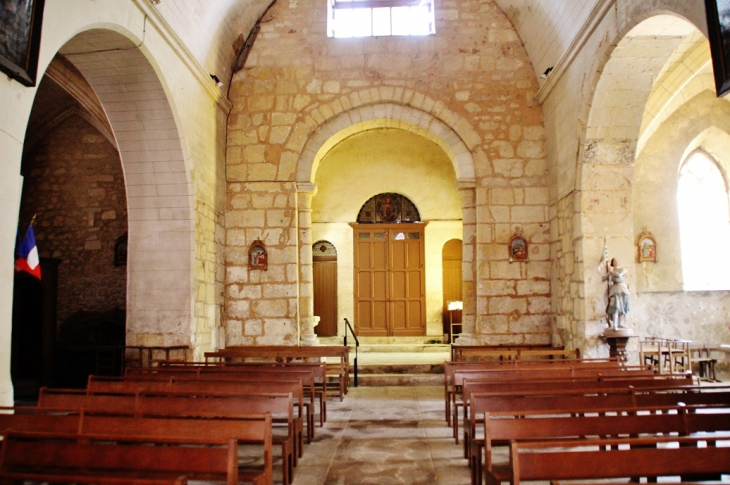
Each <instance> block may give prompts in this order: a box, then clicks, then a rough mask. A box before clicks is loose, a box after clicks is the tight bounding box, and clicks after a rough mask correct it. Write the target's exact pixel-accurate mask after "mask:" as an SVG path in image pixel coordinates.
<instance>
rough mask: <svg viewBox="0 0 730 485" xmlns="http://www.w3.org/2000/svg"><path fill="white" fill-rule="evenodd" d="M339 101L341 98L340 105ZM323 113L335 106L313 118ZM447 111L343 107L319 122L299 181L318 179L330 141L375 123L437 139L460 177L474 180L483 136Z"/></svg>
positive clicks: (387, 104)
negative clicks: (475, 154) (474, 151)
mask: <svg viewBox="0 0 730 485" xmlns="http://www.w3.org/2000/svg"><path fill="white" fill-rule="evenodd" d="M339 103H340V102H339V100H338V101H337V104H339ZM340 106H341V104H340ZM431 106H435V104H431ZM323 112H329V113H335V111H333V110H332V109H331V107H330V108H329V109H327V108H326V107H322V108H319V110H317V112H316V113H313V114H312V117H313V119H316V118H317V115H319V116H322V115H321V113H323ZM444 112H445V114H446V115H447V116H445V117H444V116H442V117H438V116H436V115H435V114H434V113H432V112H429V111H424V110H423V109H419V108H415V107H412V106H408V105H403V104H398V103H395V102H380V103H375V104H368V105H361V106H357V107H353V108H352V109H350V110H348V111H342V110H341V109H340V111H339V113H338V114H333V115H332V116H330V117H329V118H326V119H324V118H322V119H323V122H321V123H319V125H318V126H317V128H316V129H315V130H314V132H313V133H312V135H311V136H310V137H309V138H308V139H307V141H306V142H305V143H304V146H303V147H302V150H301V152H300V157H299V164H298V168H297V175H296V177H297V182H299V183H311V182H313V181H314V174H315V173H316V169H317V163H318V161H319V158H321V152H322V149H323V148H327V146H328V144H329V145H334V143H336V142H337V141H340V140H341V139H343V138H345V137H346V136H349V135H351V134H354V133H357V132H358V131H361V130H362V129H363V128H365V127H367V126H373V125H375V124H377V126H378V127H383V128H400V129H404V130H407V131H411V132H413V133H416V134H420V135H423V136H425V137H426V138H428V139H430V140H432V141H434V142H436V143H437V144H438V145H439V146H441V148H443V149H444V151H445V152H446V153H447V155H448V156H449V158H450V159H451V161H452V164H453V166H454V172H455V173H456V178H457V179H458V180H474V176H475V167H474V158H473V156H472V154H471V150H472V149H473V148H474V147H475V146H476V145H477V144H478V143H479V140H480V138H479V135H477V134H476V132H475V131H474V130H473V129H472V128H471V126H469V124H468V123H467V122H466V121H464V120H463V119H460V118H458V117H457V116H456V115H454V114H453V113H451V112H450V111H448V110H446V108H443V110H442V114H444ZM443 118H447V119H450V120H452V123H447V122H446V121H444V120H443ZM452 125H453V126H452Z"/></svg>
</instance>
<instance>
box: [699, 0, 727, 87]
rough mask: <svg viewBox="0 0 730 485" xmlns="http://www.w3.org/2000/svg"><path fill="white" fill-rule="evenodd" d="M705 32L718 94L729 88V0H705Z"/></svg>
mask: <svg viewBox="0 0 730 485" xmlns="http://www.w3.org/2000/svg"><path fill="white" fill-rule="evenodd" d="M705 10H706V14H707V34H708V38H709V41H710V52H712V67H713V69H714V71H715V89H716V91H717V95H718V96H724V95H725V94H727V92H728V91H729V90H730V0H705Z"/></svg>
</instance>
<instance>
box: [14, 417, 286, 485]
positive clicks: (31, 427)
mask: <svg viewBox="0 0 730 485" xmlns="http://www.w3.org/2000/svg"><path fill="white" fill-rule="evenodd" d="M10 413H12V414H10ZM271 429H272V423H271V415H270V414H268V413H266V414H243V415H239V416H232V415H231V416H226V417H208V416H197V417H193V416H178V415H164V414H161V413H160V414H156V415H154V416H144V417H139V416H137V417H135V416H133V415H126V416H124V415H118V414H115V415H108V414H95V413H93V412H89V411H86V410H81V409H77V410H59V409H53V410H47V409H40V408H31V407H15V408H0V434H2V435H4V434H6V433H7V432H9V431H20V432H36V433H65V434H73V433H76V434H79V435H87V434H88V435H95V436H102V435H103V436H108V437H110V438H111V439H114V440H120V439H127V438H135V439H137V438H139V439H142V438H153V439H155V440H166V439H172V440H185V439H191V438H192V439H195V440H201V441H206V442H210V443H223V442H226V441H227V440H229V439H231V438H233V439H236V440H237V441H238V444H239V445H241V444H246V445H257V446H260V447H261V453H260V455H252V454H250V453H249V454H247V455H246V458H247V459H255V460H256V461H260V462H261V468H260V470H259V469H249V470H247V469H239V470H238V475H239V480H241V481H246V482H251V483H256V484H262V485H263V484H269V485H270V484H271V483H272V449H271V447H272V435H271Z"/></svg>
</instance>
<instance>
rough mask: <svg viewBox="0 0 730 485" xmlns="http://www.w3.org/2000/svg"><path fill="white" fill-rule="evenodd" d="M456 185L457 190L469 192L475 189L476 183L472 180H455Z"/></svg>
mask: <svg viewBox="0 0 730 485" xmlns="http://www.w3.org/2000/svg"><path fill="white" fill-rule="evenodd" d="M456 185H457V187H458V188H459V190H470V189H476V188H477V181H476V179H473V178H460V179H456Z"/></svg>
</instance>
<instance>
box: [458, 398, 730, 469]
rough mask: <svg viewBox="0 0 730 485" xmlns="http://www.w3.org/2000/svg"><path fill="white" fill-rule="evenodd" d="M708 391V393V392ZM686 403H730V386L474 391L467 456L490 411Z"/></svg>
mask: <svg viewBox="0 0 730 485" xmlns="http://www.w3.org/2000/svg"><path fill="white" fill-rule="evenodd" d="M704 391H707V392H704ZM679 403H682V404H683V405H690V406H694V405H723V406H725V405H727V404H728V403H730V389H727V388H726V389H724V390H720V391H708V390H707V388H693V389H690V390H686V389H682V390H681V391H677V390H672V389H669V390H664V389H650V390H645V389H634V388H629V389H596V390H590V389H586V390H585V391H563V392H560V391H551V392H537V393H535V394H533V395H529V396H526V395H525V394H524V393H503V394H499V393H473V394H472V395H471V409H472V411H471V412H472V414H471V415H470V417H469V425H467V426H465V433H466V431H467V430H469V434H468V435H467V434H465V448H464V457H465V458H468V457H469V456H470V450H471V437H473V436H474V430H475V429H476V424H477V422H478V421H477V417H478V416H483V415H486V413H497V412H510V413H513V414H516V415H520V414H529V413H534V412H538V411H547V410H553V411H554V410H562V411H563V412H571V413H585V412H595V410H597V409H603V408H627V409H628V408H637V407H645V408H646V407H662V406H663V407H668V406H674V407H676V406H678V405H679Z"/></svg>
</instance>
